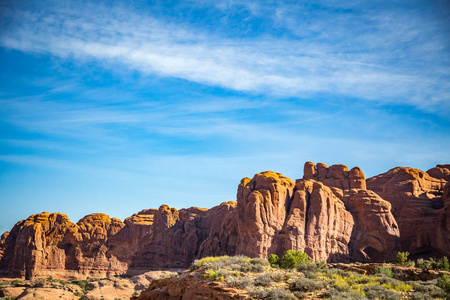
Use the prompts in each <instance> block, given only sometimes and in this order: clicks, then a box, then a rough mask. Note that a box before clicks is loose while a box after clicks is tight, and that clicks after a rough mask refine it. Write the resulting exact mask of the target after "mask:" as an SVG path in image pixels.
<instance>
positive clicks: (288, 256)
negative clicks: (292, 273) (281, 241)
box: [280, 250, 312, 269]
mask: <svg viewBox="0 0 450 300" xmlns="http://www.w3.org/2000/svg"><path fill="white" fill-rule="evenodd" d="M305 262H312V260H310V259H309V257H308V254H306V253H304V252H302V251H294V250H287V251H286V252H284V254H283V257H282V258H281V262H280V267H282V268H283V269H292V268H295V267H297V266H298V265H299V264H301V263H305Z"/></svg>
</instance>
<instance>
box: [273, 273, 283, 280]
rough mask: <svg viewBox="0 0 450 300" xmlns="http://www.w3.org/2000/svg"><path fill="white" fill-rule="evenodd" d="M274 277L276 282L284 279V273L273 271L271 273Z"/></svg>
mask: <svg viewBox="0 0 450 300" xmlns="http://www.w3.org/2000/svg"><path fill="white" fill-rule="evenodd" d="M270 276H271V277H272V280H273V281H275V282H280V281H282V280H283V274H282V273H272V274H271V275H270Z"/></svg>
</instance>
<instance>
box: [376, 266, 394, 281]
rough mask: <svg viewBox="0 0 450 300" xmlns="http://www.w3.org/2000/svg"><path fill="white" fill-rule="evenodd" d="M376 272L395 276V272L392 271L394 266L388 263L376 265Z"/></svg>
mask: <svg viewBox="0 0 450 300" xmlns="http://www.w3.org/2000/svg"><path fill="white" fill-rule="evenodd" d="M375 274H376V275H384V276H386V277H388V278H392V277H394V274H393V273H392V268H390V267H388V266H386V264H382V265H381V266H378V267H376V268H375Z"/></svg>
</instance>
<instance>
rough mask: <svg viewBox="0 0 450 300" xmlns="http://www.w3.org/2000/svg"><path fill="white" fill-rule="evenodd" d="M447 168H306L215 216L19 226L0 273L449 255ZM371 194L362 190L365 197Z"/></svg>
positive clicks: (40, 218) (244, 189)
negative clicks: (201, 261) (297, 255)
mask: <svg viewBox="0 0 450 300" xmlns="http://www.w3.org/2000/svg"><path fill="white" fill-rule="evenodd" d="M448 167H449V165H438V166H437V167H436V168H433V169H430V170H429V171H428V172H427V173H425V172H422V171H420V170H415V169H411V168H394V169H392V170H390V171H388V172H387V173H384V174H380V175H378V176H375V177H372V178H369V179H368V180H367V183H366V179H365V176H364V173H363V172H362V171H361V169H360V168H358V167H355V168H353V169H351V170H349V169H348V168H347V167H346V166H344V165H333V166H330V167H327V166H326V165H325V164H322V163H318V164H317V165H314V164H313V163H310V162H308V163H306V164H305V166H304V177H303V178H302V179H298V180H297V181H296V182H294V181H293V180H292V179H290V178H287V177H285V176H283V175H281V174H280V173H275V172H271V171H267V172H262V173H258V174H256V175H255V176H254V177H253V178H252V179H250V178H244V179H242V180H241V183H240V184H239V186H238V191H237V201H236V202H235V201H230V202H224V203H222V204H221V205H218V206H215V207H213V208H211V209H203V208H197V207H191V208H187V209H181V210H177V209H175V208H170V207H169V206H167V205H162V206H161V207H160V208H159V209H147V210H143V211H141V212H139V213H136V214H134V215H132V216H131V217H129V218H126V219H125V220H124V222H122V221H120V220H119V219H116V218H110V217H109V216H107V215H105V214H91V215H88V216H86V217H84V218H82V219H81V220H80V221H79V222H78V223H76V224H75V223H72V222H71V221H70V220H69V218H68V217H67V216H66V215H64V214H60V213H53V214H50V213H41V214H37V215H32V216H30V217H29V218H28V219H27V220H23V221H20V222H18V223H17V224H16V225H15V226H14V227H13V228H12V229H11V231H10V232H6V233H4V234H3V235H2V236H1V239H0V272H2V273H4V274H6V275H12V276H25V277H28V278H31V277H35V276H54V275H55V274H62V275H66V276H67V275H71V276H76V277H81V278H82V277H87V276H90V277H103V276H110V275H114V274H129V275H134V274H137V273H143V272H146V271H148V270H152V269H162V268H184V267H188V266H189V265H190V264H191V263H192V261H193V260H195V259H197V258H201V257H204V256H211V255H215V256H218V255H236V254H243V255H248V256H252V257H267V256H268V255H270V254H272V253H275V254H278V255H281V254H283V252H284V251H286V250H288V249H294V250H301V251H304V252H306V253H307V254H308V255H309V256H310V257H311V258H312V259H314V260H325V261H329V262H347V261H352V260H353V261H354V260H357V261H384V260H389V259H390V258H392V257H393V256H394V255H395V254H396V252H397V251H399V250H403V251H410V252H412V253H414V254H416V255H421V254H424V255H425V254H427V255H428V254H436V255H443V254H445V255H449V254H450V186H449V184H448V183H447V179H448V175H449V174H450V171H449V168H448ZM366 186H367V188H366Z"/></svg>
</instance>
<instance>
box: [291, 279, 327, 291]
mask: <svg viewBox="0 0 450 300" xmlns="http://www.w3.org/2000/svg"><path fill="white" fill-rule="evenodd" d="M326 286H327V283H326V282H324V281H321V280H312V279H309V278H299V279H297V280H294V281H292V282H291V283H290V284H289V288H290V289H291V290H292V291H300V292H313V291H316V290H321V289H324V288H325V287H326Z"/></svg>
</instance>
